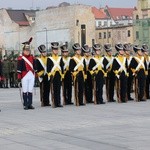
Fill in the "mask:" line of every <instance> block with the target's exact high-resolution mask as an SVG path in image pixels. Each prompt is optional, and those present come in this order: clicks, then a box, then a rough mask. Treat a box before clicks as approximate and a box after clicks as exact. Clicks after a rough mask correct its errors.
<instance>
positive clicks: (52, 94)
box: [50, 77, 56, 108]
mask: <svg viewBox="0 0 150 150" xmlns="http://www.w3.org/2000/svg"><path fill="white" fill-rule="evenodd" d="M50 80H51V82H50V91H51V100H52V107H53V108H55V107H56V106H55V101H54V91H53V77H51V79H50Z"/></svg>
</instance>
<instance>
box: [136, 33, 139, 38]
mask: <svg viewBox="0 0 150 150" xmlns="http://www.w3.org/2000/svg"><path fill="white" fill-rule="evenodd" d="M136 39H139V32H138V31H136Z"/></svg>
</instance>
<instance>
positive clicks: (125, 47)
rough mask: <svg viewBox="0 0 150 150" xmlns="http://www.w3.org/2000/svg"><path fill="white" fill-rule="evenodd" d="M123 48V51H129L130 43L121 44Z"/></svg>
mask: <svg viewBox="0 0 150 150" xmlns="http://www.w3.org/2000/svg"><path fill="white" fill-rule="evenodd" d="M123 50H124V51H130V50H131V44H130V43H125V44H123Z"/></svg>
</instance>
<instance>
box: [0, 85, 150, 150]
mask: <svg viewBox="0 0 150 150" xmlns="http://www.w3.org/2000/svg"><path fill="white" fill-rule="evenodd" d="M34 93H35V94H36V95H34V106H35V110H23V108H22V104H21V100H20V97H19V89H0V108H1V110H2V111H1V112H0V150H16V149H17V150H149V149H150V100H148V101H146V102H134V101H131V102H128V103H123V104H119V103H107V104H105V105H94V104H87V105H86V106H80V107H76V106H73V105H72V106H64V107H63V108H51V107H40V100H39V89H38V88H36V90H35V91H34Z"/></svg>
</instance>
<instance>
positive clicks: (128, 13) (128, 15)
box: [106, 6, 135, 20]
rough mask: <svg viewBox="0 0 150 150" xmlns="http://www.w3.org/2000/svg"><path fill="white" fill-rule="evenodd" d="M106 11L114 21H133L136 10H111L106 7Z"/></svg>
mask: <svg viewBox="0 0 150 150" xmlns="http://www.w3.org/2000/svg"><path fill="white" fill-rule="evenodd" d="M106 10H107V11H108V13H109V15H110V17H111V18H113V20H122V19H132V18H133V11H134V10H135V9H134V8H110V7H108V6H106Z"/></svg>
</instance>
